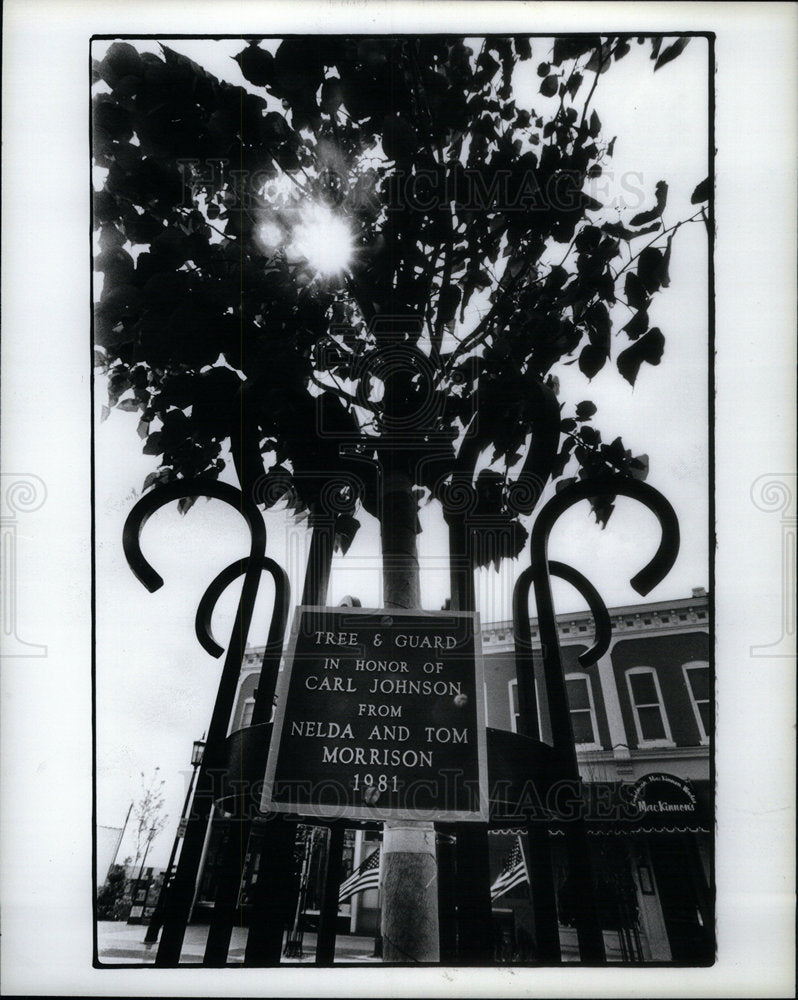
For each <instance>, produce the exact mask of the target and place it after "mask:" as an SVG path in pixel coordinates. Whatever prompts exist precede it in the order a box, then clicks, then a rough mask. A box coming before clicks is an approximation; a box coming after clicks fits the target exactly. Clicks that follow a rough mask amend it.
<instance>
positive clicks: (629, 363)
mask: <svg viewBox="0 0 798 1000" xmlns="http://www.w3.org/2000/svg"><path fill="white" fill-rule="evenodd" d="M664 350H665V337H664V336H663V334H662V332H661V331H660V329H659V328H658V327H656V326H654V327H652V328H651V329H650V330H649V331H648V333H647V334H645V335H644V336H643V337H641V338H640V340H638V341H636V342H635V343H634V344H632V346H631V347H627V348H626V350H625V351H621V353H620V354H619V355H618V361H617V364H618V371H619V372H620V373H621V375H623V377H624V378H625V379H626V381H627V382H628V383H629V384H630V385H634V384H635V382H636V381H637V375H638V372H639V371H640V366H641V365H642V364H643V362H644V361H645V362H647V363H648V364H650V365H658V364H659V363H660V361H661V360H662V354H663V351H664Z"/></svg>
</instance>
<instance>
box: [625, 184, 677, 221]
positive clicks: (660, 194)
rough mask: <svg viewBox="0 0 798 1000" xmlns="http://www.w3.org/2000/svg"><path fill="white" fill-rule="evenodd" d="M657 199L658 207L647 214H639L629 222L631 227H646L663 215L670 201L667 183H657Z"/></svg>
mask: <svg viewBox="0 0 798 1000" xmlns="http://www.w3.org/2000/svg"><path fill="white" fill-rule="evenodd" d="M655 197H656V199H657V204H656V206H655V207H654V208H651V209H649V210H648V211H646V212H638V213H637V215H635V216H634V217H633V218H632V219H630V220H629V225H630V226H645V225H647V224H648V223H649V222H653V220H654V219H658V218H659V217H660V216H661V215H662V213H663V211H664V210H665V205H666V204H667V201H668V185H667V183H666V182H665V181H657V186H656V188H655Z"/></svg>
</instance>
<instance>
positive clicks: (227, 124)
mask: <svg viewBox="0 0 798 1000" xmlns="http://www.w3.org/2000/svg"><path fill="white" fill-rule="evenodd" d="M687 41H688V40H687V39H685V38H678V39H675V40H674V39H665V40H663V39H662V38H656V39H653V40H652V39H644V38H637V39H634V38H631V37H627V36H609V37H599V36H595V35H578V36H568V37H564V38H557V39H554V40H543V39H530V38H528V37H514V38H505V37H489V38H485V39H479V40H469V39H464V38H455V37H433V36H425V37H417V38H408V37H402V38H397V37H378V38H360V37H358V38H348V37H310V36H308V37H303V38H290V39H285V40H283V41H282V42H280V43H279V44H276V43H275V42H270V41H268V40H266V41H264V40H263V39H250V40H248V41H246V42H242V50H241V51H240V53H239V54H238V55H237V57H236V59H237V62H238V63H239V66H240V68H241V72H242V74H243V76H244V77H245V79H246V80H247V81H248V83H249V87H247V88H241V87H237V86H233V85H231V84H228V83H225V82H221V81H219V80H217V79H215V78H214V77H212V76H211V75H210V74H209V73H208V72H207V71H206V70H204V69H203V68H201V67H200V66H198V65H197V64H195V63H194V62H192V61H191V60H189V59H187V58H186V57H184V56H182V55H179V54H177V53H176V52H174V51H172V50H171V49H169V48H168V47H167V46H161V50H162V54H161V55H155V54H152V53H149V52H139V51H138V50H137V49H136V48H135V47H134V46H133V45H131V44H128V43H125V42H116V43H114V44H112V45H111V46H110V48H109V49H108V51H107V53H106V54H105V56H104V58H103V59H102V61H100V62H97V61H95V63H94V66H93V73H94V80H95V87H94V99H93V137H94V160H95V164H96V166H97V167H99V168H101V170H100V175H101V177H102V186H101V188H100V189H99V190H98V191H96V193H95V196H94V225H95V229H96V246H97V254H96V261H95V266H96V268H97V269H98V270H99V271H100V272H102V275H103V280H102V292H101V295H100V297H99V301H98V303H97V305H96V311H95V339H96V345H97V353H96V359H97V363H98V364H99V365H100V367H101V368H102V369H103V370H104V371H105V372H106V373H107V377H108V386H109V404H110V405H111V406H118V407H120V408H122V409H126V410H136V411H138V412H139V413H140V418H141V419H140V423H139V435H140V437H141V438H142V440H143V442H144V445H143V447H144V451H145V453H147V454H151V455H153V456H158V462H159V467H158V469H157V471H155V472H153V473H152V474H151V475H150V476H148V478H147V480H146V482H145V488H147V487H149V486H150V485H152V484H154V483H161V482H168V481H170V480H172V479H174V478H177V477H184V476H185V477H189V476H196V475H199V474H210V475H212V476H215V475H218V474H219V472H220V471H221V469H222V468H223V467H224V457H223V454H224V453H223V448H224V446H225V443H226V441H228V440H229V442H230V449H231V453H232V456H233V460H234V462H235V464H236V469H237V472H238V475H239V479H240V481H241V484H242V488H245V489H247V490H254V491H255V493H256V495H257V497H258V499H259V500H260V501H261V502H262V503H264V504H266V505H270V504H272V503H274V502H275V501H276V500H277V499H278V498H279V497H281V496H288V497H289V499H290V501H291V502H292V503H293V504H294V505H295V506H296V507H297V508H298V509H301V508H305V507H309V508H310V509H311V511H314V512H317V511H318V510H319V509H320V506H321V505H323V504H324V503H325V502H327V501H328V500H329V485H328V484H329V483H330V481H333V482H343V483H345V484H346V485H344V486H342V487H341V488H340V489H339V490H338V492H337V500H336V506H335V512H336V516H337V519H338V520H337V527H338V532H339V536H340V540H341V541H342V543H343V545H344V547H345V548H346V546H347V545H348V542H349V541H350V540H351V537H352V535H353V533H354V531H355V530H356V528H357V522H356V521H355V519H354V518H353V517H352V513H353V511H354V509H355V504H356V502H357V500H358V499H359V500H361V501H362V503H363V505H364V506H365V507H366V509H367V510H370V511H372V512H373V513H377V514H378V513H379V506H378V496H377V493H378V486H377V479H376V476H375V475H374V469H375V468H376V464H375V459H379V458H385V456H386V455H387V453H388V452H389V451H390V453H391V456H392V457H391V461H392V462H393V463H394V466H395V465H396V463H397V462H399V461H401V464H402V468H403V470H404V471H406V472H407V473H408V474H409V475H410V476H411V478H412V480H413V481H414V483H415V485H416V486H417V487H418V488H419V489H420V490H421V491H422V493H423V495H424V496H426V497H432V496H434V497H439V498H442V499H444V500H446V498H447V492H446V491H447V488H448V489H451V488H452V485H453V483H454V484H457V483H459V484H460V485H463V484H465V485H466V486H468V488H469V489H470V491H471V494H472V499H473V502H472V508H471V509H472V513H475V514H476V515H479V516H484V517H486V518H488V519H492V522H491V523H506V524H509V525H511V526H512V527H513V530H512V531H511V532H510V533H507V534H505V535H503V536H502V537H503V538H505V541H503V542H502V543H501V546H500V548H499V550H496V549H495V548H494V549H492V550H490V551H489V552H483V553H482V555H481V556H479V559H480V561H488V560H497V559H499V558H501V557H503V556H514V555H516V554H517V552H518V551H519V550H520V547H521V546H522V545H523V541H524V538H525V535H526V533H525V530H524V529H523V527H522V526H521V523H520V521H519V515H520V514H526V513H529V512H530V511H531V510H532V509H533V507H534V505H535V503H536V501H537V499H538V497H539V495H540V491H541V489H542V486H543V484H545V482H546V481H547V480H548V479H550V478H551V477H554V478H557V477H561V476H563V475H564V472H565V469H566V466H569V464H570V468H572V469H574V470H575V471H574V474H576V475H579V476H581V477H587V476H596V475H598V474H601V473H602V472H603V471H605V470H606V469H608V468H612V469H614V470H616V471H620V472H623V473H626V474H631V475H634V476H639V477H641V478H644V477H645V475H646V473H647V466H648V463H647V458H646V457H645V456H640V457H633V456H632V455H631V453H630V452H629V451H628V450H627V449H626V448H625V447H624V445H623V443H622V442H621V440H620V439H616V440H615V441H613V442H611V443H605V442H603V441H602V440H601V435H600V432H599V431H598V430H597V429H596V428H595V427H594V426H592V424H591V422H590V421H591V418H592V417H593V415H594V413H595V410H596V408H595V406H594V405H593V404H592V403H591V402H589V401H587V400H585V401H582V402H580V403H579V404H578V405H577V406H576V407H575V408H568V409H565V407H564V405H561V404H560V403H559V401H558V400H557V397H556V393H557V380H556V377H554V376H553V374H552V369H554V368H555V366H556V365H558V364H559V363H562V362H564V363H567V364H573V363H575V364H577V365H578V366H579V369H580V370H581V372H582V373H583V374H584V375H585V376H586V378H587V379H588V380H590V379H592V378H593V377H594V376H595V375H596V374H597V373H598V372H599V371H601V370H602V368H604V366H605V365H607V363H608V362H614V364H615V365H616V366H617V368H618V370H619V372H620V374H621V375H622V376H623V378H625V379H626V380H627V381H628V382H629V383H631V384H632V385H634V383H635V381H636V379H637V377H638V375H639V372H640V369H641V367H642V366H643V365H644V364H648V365H657V364H659V362H660V359H661V358H662V355H663V351H664V345H665V337H664V335H663V333H662V332H661V331H660V330H659V329H657V328H656V327H653V328H652V327H650V325H649V320H648V310H649V305H650V303H651V300H652V297H653V296H654V295H655V294H656V293H657V292H658V291H659V290H660V289H661V288H663V287H667V285H668V283H669V277H668V267H669V260H670V255H671V243H672V240H673V236H674V234H675V232H676V230H677V229H678V228H679V225H681V223H677V224H676V225H671V226H669V227H666V225H665V222H664V221H663V212H664V210H665V207H666V203H667V197H668V185H667V184H666V183H665V182H664V181H660V182H659V183H658V184H657V185H656V190H655V192H654V194H653V197H652V199H651V207H650V208H648V209H647V210H645V211H642V212H638V213H637V214H635V215H633V216H632V217H631V218H621V217H620V215H619V216H618V218H617V219H613V220H612V221H611V220H610V219H609V218H608V212H607V211H605V210H604V208H603V206H602V204H601V203H600V202H599V201H598V200H596V199H595V198H594V197H592V196H591V194H590V193H589V188H590V184H591V181H593V180H594V179H595V178H597V177H599V176H600V175H601V173H602V171H603V170H604V169H605V167H606V164H607V163H608V161H609V160H610V159H611V157H612V152H613V145H614V139H613V140H609V141H607V139H606V138H604V137H602V134H601V122H600V120H599V117H598V115H597V113H596V111H595V110H594V109H593V108H592V106H591V102H592V98H593V95H594V92H595V90H596V85H597V83H598V80H599V78H600V76H601V75H602V74H603V73H605V72H607V71H608V70H609V69H610V68H611V66H612V65H613V64H614V63H616V62H617V61H618V60H619V59H622V58H623V57H624V56H625V55H627V54H628V53H629V51H630V48H631V47H632V45H634V44H640V45H643V44H646V45H650V47H651V50H650V54H651V58H652V60H653V61H654V69H655V70H657V69H659V68H660V67H661V66H664V65H666V64H667V63H668V62H670V61H671V60H672V59H673V58H675V57H676V56H678V55H679V54H680V52H681V51H682V50H683V49H684V47H685V45H686V44H687ZM533 46H534V48H535V51H536V53H539V54H542V55H543V56H544V61H541V62H540V63H539V64H538V66H537V75H536V76H535V75H534V74H532V77H533V79H534V80H535V82H536V86H537V88H538V93H537V94H535V93H534V92H530V91H529V89H528V88H524V92H523V93H521V92H517V91H516V87H515V86H514V83H515V81H516V79H517V76H518V72H519V70H518V68H519V66H521V65H522V64H525V63H526V64H527V65H528V66H533V65H534V64H533V63H530V62H529V61H530V59H531V58H532V48H533ZM528 78H529V74H527V79H528ZM529 99H531V101H532V104H533V105H534V106H530V105H529V104H528V103H522V102H524V101H525V100H529ZM707 195H708V191H707V185H706V182H705V183H704V184H702V185H699V187H698V188H697V189H696V192H695V195H694V202H696V203H700V202H702V201H704V200H706V198H707ZM699 215H704V210H703V208H699V209H698V210H697V213H696V216H694V217H693V218H697V217H698V216H699ZM704 218H706V217H705V216H704ZM613 331H616V332H620V334H622V335H623V336H622V339H624V340H625V341H626V342H627V346H625V347H624V348H623V349H621V350H617V349H613V340H612V334H613ZM408 428H409V429H410V430H409V432H408ZM561 437H562V442H563V443H562V444H560V441H561ZM397 442H399V443H400V444H401V447H397ZM486 465H487V466H488V467H486ZM336 477H339V478H338V479H336ZM340 477H344V478H343V479H341V478H340ZM347 477H348V478H347ZM325 490H326V491H327V492H326V493H325ZM325 497H327V500H325ZM189 505H190V502H184V509H185V508H186V507H187V506H189ZM594 509H595V513H596V516H597V517H598V518H599V520H601V521H602V522H606V519H607V517H608V516H609V514H610V512H611V510H612V504H611V502H610V501H596V503H595V505H594Z"/></svg>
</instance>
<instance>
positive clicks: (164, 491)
mask: <svg viewBox="0 0 798 1000" xmlns="http://www.w3.org/2000/svg"><path fill="white" fill-rule="evenodd" d="M196 496H206V497H212V498H215V499H217V500H222V501H224V502H225V503H227V504H229V505H230V506H231V507H234V508H235V509H236V510H238V511H240V513H241V514H242V515H243V517H244V518H245V520H246V522H247V525H248V526H249V529H250V536H251V542H250V552H249V558H248V559H246V560H242V563H241V566H242V568H243V571H244V573H245V579H244V585H243V588H242V592H241V599H240V600H239V603H238V608H237V611H236V617H235V622H234V625H233V630H232V634H231V637H230V644H229V646H228V650H227V657H226V659H225V663H224V667H223V670H222V677H221V680H220V682H219V690H218V692H217V695H216V702H215V704H214V708H213V713H212V716H211V722H210V725H209V727H208V737H207V741H206V745H205V753H204V755H203V760H202V764H201V765H200V769H199V774H198V777H197V786H196V793H195V796H194V808H193V809H192V810H191V815H190V816H189V818H188V823H187V826H186V836H185V840H184V843H183V850H182V851H181V854H180V860H179V862H178V866H177V872H176V873H175V879H174V883H173V886H172V891H171V892H170V893H169V895H168V897H167V901H166V906H165V912H164V924H163V932H162V934H161V943H160V945H159V947H158V954H157V956H156V960H155V964H156V965H158V966H174V965H177V964H178V963H179V961H180V951H181V948H182V945H183V938H184V936H185V931H186V924H187V921H188V916H189V910H190V907H191V899H192V894H193V891H194V881H195V877H196V873H197V871H198V869H199V864H200V858H201V854H202V844H203V840H204V837H205V830H206V827H207V824H208V819H209V817H210V814H211V808H212V805H213V800H214V780H213V773H214V771H215V770H219V769H222V768H224V764H225V761H224V744H225V739H226V736H227V726H228V723H229V720H230V715H231V713H232V709H233V704H234V701H235V695H236V690H237V687H238V677H239V673H240V670H241V663H242V659H243V654H244V648H245V644H246V636H247V634H248V632H249V626H250V623H251V621H252V614H253V611H254V607H255V599H256V597H257V592H258V584H259V581H260V574H261V569H262V564H263V559H264V551H265V548H266V527H265V525H264V523H263V518H262V517H261V514H260V511H259V510H258V508H257V507H256V506H255V504H254V503H253V502H252V501H250V500H248V499H247V498H246V497H245V496H244V495H243V494H242V493H241V491H240V490H237V489H235V487H233V486H229V485H227V484H225V483H219V482H217V481H215V480H209V479H206V478H200V479H191V480H180V481H179V482H176V483H170V484H167V485H164V486H158V487H156V488H155V489H154V490H153V491H152V492H151V493H148V494H145V496H143V497H142V498H141V500H139V501H138V503H136V505H135V506H134V507H133V509H132V510H131V512H130V514H129V515H128V517H127V520H126V521H125V526H124V530H123V535H122V543H123V547H124V552H125V556H126V558H127V561H128V564H129V566H130V568H131V569H132V571H133V573H134V574H135V576H136V577H137V579H138V580H139V581H140V582H141V583H142V584H143V585H144V586H145V587H146V588H147V589H148V590H149V591H150V592H154V591H156V590H158V589H160V587H162V586H163V579H162V578H161V576H160V575H159V574H158V573H157V572H156V571H155V570H154V569H153V567H152V566H151V565H150V564H149V562H148V561H147V560H146V559H145V557H144V555H143V553H142V551H141V543H140V538H141V532H142V529H143V528H144V525H145V524H146V523H147V521H148V520H149V518H150V517H151V516H152V515H153V514H154V513H155V512H156V511H157V510H159V509H160V508H161V507H163V506H164V505H165V504H167V503H170V502H171V501H173V500H179V499H182V498H183V497H196ZM217 579H218V578H217Z"/></svg>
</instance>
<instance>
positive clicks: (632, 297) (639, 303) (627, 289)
mask: <svg viewBox="0 0 798 1000" xmlns="http://www.w3.org/2000/svg"><path fill="white" fill-rule="evenodd" d="M623 292H624V296H625V297H626V301H627V302H628V303H629V305H630V306H631V307H632V309H645V308H646V306H648V294H647V292H646V290H645V287H644V286H643V282H642V281H641V280H640V279H639V278H638V276H637V275H636V274H635V273H634V271H629V272H627V275H626V281H625V282H624V286H623ZM624 329H625V328H624Z"/></svg>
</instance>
